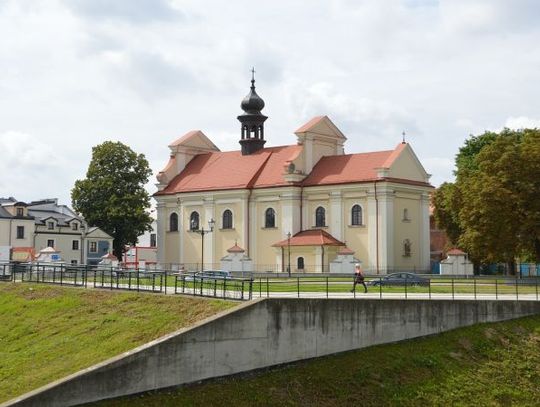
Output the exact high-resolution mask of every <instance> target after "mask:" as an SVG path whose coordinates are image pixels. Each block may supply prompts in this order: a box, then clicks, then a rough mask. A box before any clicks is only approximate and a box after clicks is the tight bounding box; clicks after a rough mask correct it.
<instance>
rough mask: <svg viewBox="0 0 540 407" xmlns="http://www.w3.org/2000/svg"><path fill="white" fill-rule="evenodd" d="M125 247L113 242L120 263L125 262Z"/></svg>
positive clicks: (114, 252)
mask: <svg viewBox="0 0 540 407" xmlns="http://www.w3.org/2000/svg"><path fill="white" fill-rule="evenodd" d="M123 246H124V245H122V244H121V243H119V242H117V241H116V240H114V241H113V254H114V255H115V256H116V258H117V259H118V261H119V262H120V263H123V262H124V247H123Z"/></svg>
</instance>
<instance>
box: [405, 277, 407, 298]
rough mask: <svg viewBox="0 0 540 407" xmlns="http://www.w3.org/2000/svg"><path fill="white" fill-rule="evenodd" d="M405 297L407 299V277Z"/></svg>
mask: <svg viewBox="0 0 540 407" xmlns="http://www.w3.org/2000/svg"><path fill="white" fill-rule="evenodd" d="M405 299H407V279H405Z"/></svg>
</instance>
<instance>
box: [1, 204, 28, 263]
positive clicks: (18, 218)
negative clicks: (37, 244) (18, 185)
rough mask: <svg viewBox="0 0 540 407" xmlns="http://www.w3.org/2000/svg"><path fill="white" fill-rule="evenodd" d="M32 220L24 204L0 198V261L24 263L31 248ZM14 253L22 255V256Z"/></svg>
mask: <svg viewBox="0 0 540 407" xmlns="http://www.w3.org/2000/svg"><path fill="white" fill-rule="evenodd" d="M33 238H34V218H33V216H31V215H30V214H29V213H28V208H27V205H26V203H24V202H21V201H18V200H16V199H15V198H13V197H9V198H0V248H1V249H0V252H1V253H2V254H1V257H0V261H4V262H5V261H10V260H11V259H13V260H21V261H26V260H27V257H28V252H29V249H30V248H32V247H33ZM14 253H23V254H22V255H19V254H16V255H15V258H13V254H14Z"/></svg>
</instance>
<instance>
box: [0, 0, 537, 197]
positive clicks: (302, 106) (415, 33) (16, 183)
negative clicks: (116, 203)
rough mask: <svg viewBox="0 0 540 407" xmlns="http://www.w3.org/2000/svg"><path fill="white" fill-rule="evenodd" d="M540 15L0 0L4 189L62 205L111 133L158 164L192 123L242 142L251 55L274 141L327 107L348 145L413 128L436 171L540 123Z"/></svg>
mask: <svg viewBox="0 0 540 407" xmlns="http://www.w3.org/2000/svg"><path fill="white" fill-rule="evenodd" d="M539 18H540V2H537V1H532V0H514V1H512V2H510V1H503V0H452V1H432V0H402V1H400V0H394V1H392V0H373V1H356V0H355V1H353V0H340V1H337V0H335V1H316V0H314V1H294V0H292V1H273V2H253V1H233V2H215V1H213V2H211V1H187V0H115V1H107V0H43V1H38V0H35V1H30V0H0V38H1V40H0V72H2V75H1V76H0V150H1V151H2V155H1V159H0V171H1V173H2V177H0V195H1V196H9V195H13V196H16V197H17V198H19V199H21V200H33V199H40V198H45V197H58V198H60V200H61V201H62V202H63V203H69V193H70V189H71V188H72V186H73V183H74V182H75V180H76V179H78V178H81V177H83V176H84V173H85V171H86V169H87V166H88V163H89V160H90V154H91V147H92V146H94V145H96V144H99V143H101V142H103V141H105V140H120V141H122V142H124V143H127V144H128V145H130V146H131V147H132V148H133V149H134V150H135V151H137V152H141V153H144V154H145V155H146V156H147V158H148V159H149V161H150V163H151V166H152V169H153V170H154V172H157V171H159V170H160V169H161V168H162V167H163V166H164V165H165V163H166V161H167V157H168V148H167V145H168V144H169V143H170V142H171V141H172V140H174V139H175V138H177V137H179V136H181V135H182V134H184V133H185V132H187V131H189V130H192V129H201V130H203V131H204V132H205V134H206V135H208V136H209V137H210V138H211V139H212V140H214V142H215V143H216V144H217V145H218V146H219V147H220V148H221V149H222V150H232V149H237V148H238V138H239V124H238V122H237V120H236V116H237V115H238V114H239V113H240V107H239V106H240V101H241V99H242V98H243V97H244V96H245V94H246V93H247V92H248V88H249V79H250V73H249V71H250V69H251V67H252V66H255V69H256V71H257V74H256V77H257V91H258V93H259V94H260V95H261V96H262V97H263V98H264V100H265V102H266V108H265V110H264V113H265V114H267V115H268V116H269V119H268V121H267V122H266V135H267V139H268V143H267V145H283V144H292V143H294V142H295V137H294V134H293V132H294V130H295V129H296V128H297V127H299V126H300V125H302V124H303V123H304V122H306V121H307V120H309V119H310V118H311V117H312V116H315V115H320V114H326V115H328V116H329V117H330V118H331V119H332V120H333V121H334V122H335V124H336V125H337V126H338V127H339V128H340V129H342V130H343V132H344V133H345V135H346V136H347V137H348V139H349V140H348V142H347V144H346V152H348V153H352V152H363V151H372V150H383V149H391V148H393V147H394V146H395V145H396V144H397V143H398V142H399V141H400V140H401V133H402V131H403V130H405V131H406V133H407V140H408V141H409V142H410V143H411V145H412V147H413V148H414V150H415V151H416V153H417V155H418V156H419V158H420V159H421V161H422V162H423V164H424V166H425V167H426V169H427V171H428V172H430V173H431V174H433V176H432V182H433V184H434V185H438V184H440V183H441V182H443V181H445V180H451V179H452V168H453V159H454V156H455V154H456V152H457V150H458V148H459V146H460V145H462V143H463V141H464V140H465V138H466V137H468V135H469V134H478V133H480V132H482V131H484V130H486V129H490V130H498V129H501V128H502V127H504V126H509V127H515V128H519V127H533V126H538V127H540V109H539V107H540V106H539V102H538V94H540V80H539V79H540V47H538V44H539V43H540V25H539V24H537V21H538V19H539ZM154 181H155V180H154V179H153V180H152V183H150V184H149V187H148V188H149V191H151V192H153V191H154V189H153V186H152V184H153V182H154Z"/></svg>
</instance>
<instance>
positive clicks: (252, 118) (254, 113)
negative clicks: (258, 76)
mask: <svg viewBox="0 0 540 407" xmlns="http://www.w3.org/2000/svg"><path fill="white" fill-rule="evenodd" d="M240 107H241V108H242V110H243V111H244V113H243V114H241V115H240V116H238V120H239V121H240V123H241V126H242V127H241V139H240V145H241V146H242V155H249V154H252V153H254V152H256V151H258V150H260V149H261V148H263V147H264V143H266V140H265V139H264V121H265V120H266V119H268V117H267V116H265V115H263V114H262V113H261V110H262V109H263V108H264V100H262V99H261V97H260V96H259V95H257V92H255V69H251V89H250V91H249V93H248V95H247V96H246V97H245V98H244V99H243V100H242V103H241V104H240Z"/></svg>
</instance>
